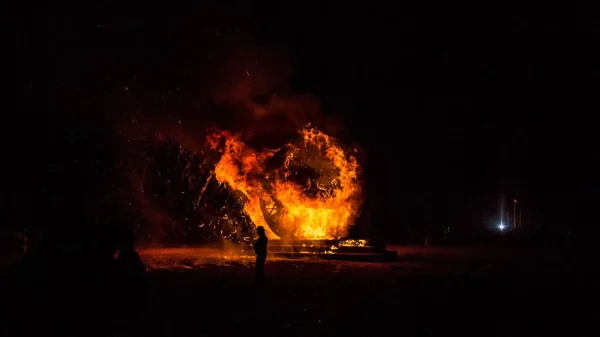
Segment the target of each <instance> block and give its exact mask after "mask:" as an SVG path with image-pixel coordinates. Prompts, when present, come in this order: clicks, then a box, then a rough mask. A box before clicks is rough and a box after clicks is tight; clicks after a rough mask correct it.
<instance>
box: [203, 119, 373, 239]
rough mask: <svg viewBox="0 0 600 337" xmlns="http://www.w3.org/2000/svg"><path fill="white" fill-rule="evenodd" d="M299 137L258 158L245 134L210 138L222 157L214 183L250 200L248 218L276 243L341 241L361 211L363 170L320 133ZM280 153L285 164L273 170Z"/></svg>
mask: <svg viewBox="0 0 600 337" xmlns="http://www.w3.org/2000/svg"><path fill="white" fill-rule="evenodd" d="M299 135H300V140H299V141H297V142H290V143H288V144H286V145H285V146H283V147H282V148H279V149H265V150H262V151H260V152H259V151H255V150H254V149H252V148H250V147H248V146H247V145H245V144H244V143H243V142H242V140H241V135H240V134H232V133H231V132H228V131H219V132H215V133H212V134H209V136H208V139H207V143H208V145H209V147H210V148H211V149H213V150H216V151H218V152H220V153H221V159H220V161H219V162H218V163H217V165H216V167H215V177H216V178H217V180H218V181H220V182H221V183H226V184H227V185H228V186H229V187H230V188H231V189H232V190H237V191H240V192H242V193H243V194H244V195H245V196H246V197H247V200H245V203H244V210H245V212H246V214H248V216H250V218H251V219H252V221H253V222H254V223H255V224H256V225H257V226H263V227H265V230H266V233H267V236H269V237H270V238H272V239H281V238H282V236H285V237H290V238H295V239H339V238H342V237H344V236H346V235H347V234H348V230H349V229H350V227H351V226H352V225H353V224H354V221H355V220H356V218H357V216H358V214H359V211H360V207H361V206H362V202H363V199H362V185H361V183H360V179H359V173H360V171H361V167H360V165H359V164H358V162H357V161H356V158H355V157H354V156H352V155H347V154H346V153H345V152H344V151H343V150H342V148H341V147H340V146H339V144H337V142H336V140H335V139H334V138H332V137H330V136H328V135H326V134H324V133H323V132H321V131H319V130H318V129H316V128H314V127H311V126H310V125H308V126H306V127H304V128H302V129H300V130H299ZM278 153H279V154H283V160H281V163H278V162H277V163H278V164H277V165H276V166H277V167H276V168H273V167H272V166H273V165H272V162H273V160H276V159H277V158H276V156H277V154H278ZM307 172H308V173H307ZM275 232H277V233H278V234H279V235H278V234H276V233H275ZM282 233H284V234H282Z"/></svg>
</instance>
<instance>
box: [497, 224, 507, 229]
mask: <svg viewBox="0 0 600 337" xmlns="http://www.w3.org/2000/svg"><path fill="white" fill-rule="evenodd" d="M504 228H506V226H504V224H502V223H501V224H499V225H498V229H500V231H503V230H504Z"/></svg>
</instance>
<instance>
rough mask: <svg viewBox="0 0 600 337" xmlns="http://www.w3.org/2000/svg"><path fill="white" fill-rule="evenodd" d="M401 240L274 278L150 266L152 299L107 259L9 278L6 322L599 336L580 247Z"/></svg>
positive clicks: (64, 329) (280, 271)
mask: <svg viewBox="0 0 600 337" xmlns="http://www.w3.org/2000/svg"><path fill="white" fill-rule="evenodd" d="M398 249H399V253H400V256H401V259H400V261H398V262H393V263H387V264H386V263H357V262H334V261H321V260H277V261H271V262H270V263H268V266H267V267H268V268H267V272H268V279H267V280H266V282H265V283H264V284H257V283H255V282H254V281H253V279H252V265H251V264H250V263H249V262H248V261H247V260H244V259H242V260H239V261H231V260H230V261H225V262H223V261H221V262H212V263H211V262H208V261H206V263H205V264H197V265H187V266H185V265H181V266H179V267H170V268H168V269H151V270H149V271H148V274H147V281H148V285H149V294H150V295H149V296H148V297H145V296H144V298H147V299H148V301H147V306H144V304H143V303H144V300H143V299H139V298H135V296H134V293H135V291H136V290H139V289H143V287H142V286H137V285H136V286H134V287H132V288H128V291H127V295H126V296H122V295H115V294H114V293H113V294H112V295H111V292H113V291H114V289H113V288H110V287H102V286H98V284H97V278H98V275H101V274H98V273H97V272H98V269H100V267H97V266H88V267H89V268H87V269H85V268H79V269H78V271H77V272H73V269H72V268H69V267H67V266H66V265H68V264H66V265H65V264H63V268H65V269H60V266H58V265H56V266H54V267H52V268H54V269H55V270H54V271H53V272H49V273H44V272H41V273H38V274H36V275H30V276H29V277H30V280H29V281H30V282H32V284H30V286H29V288H28V286H27V285H26V283H23V281H22V280H21V281H18V282H16V283H13V284H8V285H6V287H5V288H4V290H5V299H9V300H8V301H3V304H4V305H7V306H12V308H7V309H9V312H8V313H10V315H6V314H5V315H3V317H4V318H8V319H9V320H10V323H12V324H9V325H3V328H6V329H13V328H15V327H16V328H17V330H16V333H15V330H12V331H9V333H8V334H3V335H4V336H13V335H18V336H23V335H36V336H39V335H50V334H52V333H58V335H60V336H67V335H74V336H91V335H99V336H100V335H101V336H113V335H119V336H225V335H239V336H241V335H246V336H260V335H263V336H338V335H361V334H362V335H398V336H430V335H431V336H441V335H450V334H453V335H456V336H464V335H473V336H475V335H477V336H520V335H523V336H542V335H548V334H551V335H553V336H560V335H568V336H592V335H596V332H597V323H598V322H599V318H600V316H599V315H600V310H598V305H597V301H596V300H597V296H596V295H597V291H596V290H595V289H597V286H596V278H597V277H595V276H594V275H593V274H591V270H592V269H593V268H591V267H592V266H591V265H589V264H588V263H587V262H583V260H577V257H576V255H575V254H567V253H566V252H564V251H560V252H559V251H558V250H555V251H554V253H553V254H551V253H549V252H548V251H539V250H537V251H532V250H530V251H526V250H518V251H517V250H513V251H508V250H507V251H504V250H502V249H500V250H495V251H493V252H491V253H490V250H489V249H476V248H469V249H465V248H447V249H435V248H406V247H404V248H403V247H400V248H398ZM498 252H500V253H498ZM569 256H570V257H569ZM144 259H145V261H146V262H147V263H146V264H147V265H149V264H150V263H149V262H148V258H147V257H145V258H144ZM73 263H82V261H76V260H73V261H71V262H70V264H73ZM94 273H96V274H94ZM3 280H4V281H5V282H6V281H10V280H15V279H14V278H7V277H5V278H3ZM93 280H96V281H94V282H95V283H94V282H92V281H93ZM94 284H95V285H94ZM11 300H20V302H21V305H16V304H15V302H13V301H11ZM34 311H37V314H32V313H33V312H34Z"/></svg>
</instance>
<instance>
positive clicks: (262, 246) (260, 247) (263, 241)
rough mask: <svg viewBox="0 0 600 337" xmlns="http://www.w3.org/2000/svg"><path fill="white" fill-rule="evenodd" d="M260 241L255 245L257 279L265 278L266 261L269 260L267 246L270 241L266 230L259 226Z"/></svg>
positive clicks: (257, 229)
mask: <svg viewBox="0 0 600 337" xmlns="http://www.w3.org/2000/svg"><path fill="white" fill-rule="evenodd" d="M256 231H257V232H258V240H256V242H255V243H254V252H255V253H256V269H255V272H256V277H258V278H262V277H264V276H265V261H266V260H267V244H268V243H269V239H268V238H267V235H266V234H265V228H264V227H263V226H258V227H257V228H256Z"/></svg>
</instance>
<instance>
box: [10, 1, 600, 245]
mask: <svg viewBox="0 0 600 337" xmlns="http://www.w3.org/2000/svg"><path fill="white" fill-rule="evenodd" d="M92 3H94V4H93V5H91V4H92ZM216 3H217V2H215V3H213V4H208V2H204V1H201V2H198V4H194V5H192V4H186V5H175V4H170V5H168V6H167V5H161V4H159V3H158V2H157V3H149V2H139V3H138V4H128V5H123V4H122V2H120V1H99V2H98V1H92V2H71V3H68V2H61V4H60V5H55V6H54V5H53V6H49V5H46V6H41V7H35V6H28V5H27V6H25V5H22V8H14V10H15V15H14V16H12V20H11V21H10V25H11V26H12V27H14V32H15V51H16V55H15V61H16V64H15V67H14V70H15V88H16V97H15V101H14V102H15V104H14V105H12V106H14V108H11V107H10V106H9V107H6V109H5V111H6V113H5V117H4V118H5V120H4V124H3V125H4V132H3V138H4V139H3V146H4V148H5V150H4V151H3V152H4V155H3V158H4V161H3V163H4V168H5V170H7V171H6V173H5V186H8V187H5V188H4V189H3V190H4V191H5V201H4V202H3V204H4V205H3V208H4V211H3V221H2V224H3V226H6V227H30V226H36V225H37V226H41V227H46V228H54V227H59V226H61V224H72V225H73V226H79V225H80V224H84V223H92V222H93V219H94V218H95V217H96V216H97V213H98V212H103V211H105V210H106V209H107V208H106V207H108V206H106V204H111V205H112V206H110V207H113V208H118V207H119V205H120V204H119V203H120V202H121V201H118V200H113V198H112V197H110V198H108V199H107V197H106V196H107V195H112V194H111V193H112V192H114V191H115V190H117V189H118V188H119V186H120V185H121V184H124V182H123V181H122V177H120V176H119V175H118V174H116V173H115V172H114V171H115V169H114V168H115V165H117V163H118V162H119V158H120V156H122V151H121V143H120V140H119V137H118V135H117V132H116V127H117V125H118V124H119V123H120V121H122V120H123V116H124V115H125V114H128V113H129V114H130V113H133V112H134V111H132V110H136V111H138V112H139V110H143V111H144V112H143V113H145V114H150V115H152V114H154V115H161V118H167V117H165V116H167V115H168V114H169V113H172V114H175V115H174V116H171V117H169V118H176V119H178V120H182V121H183V122H184V123H187V125H194V123H196V122H197V120H199V119H202V117H199V116H201V115H202V114H203V112H202V111H201V110H202V109H201V107H202V106H204V104H205V103H204V102H206V101H210V100H211V99H215V97H216V96H215V95H217V94H218V93H219V92H220V91H219V90H220V89H218V88H220V85H221V84H222V83H221V82H220V79H221V77H220V75H219V74H224V73H225V74H230V73H231V72H235V71H236V65H235V60H239V59H243V58H244V57H246V56H247V55H254V54H252V53H255V52H256V51H257V50H261V51H265V50H269V51H270V53H271V54H275V55H278V56H274V57H273V58H272V59H270V58H268V57H266V58H262V57H259V59H261V60H264V62H267V63H269V64H270V65H272V66H269V67H267V68H268V69H270V70H272V71H273V72H274V73H275V75H273V76H274V77H276V78H277V80H276V81H274V82H275V83H274V84H273V85H272V87H270V88H271V89H272V91H271V92H280V91H281V90H284V89H281V88H283V87H285V92H287V93H297V94H303V93H310V94H312V95H314V96H315V97H317V98H318V99H319V102H320V104H321V106H322V109H321V113H322V114H324V115H326V116H330V117H331V118H334V116H335V118H337V119H341V120H342V121H343V124H344V125H345V128H346V130H348V131H347V133H346V134H344V136H343V138H344V139H345V140H348V141H349V142H352V143H357V144H360V145H361V147H362V148H364V150H365V153H366V162H365V170H366V177H367V184H368V191H369V192H368V193H369V205H370V206H369V207H370V210H371V211H370V214H371V216H370V218H371V221H370V222H371V223H372V224H373V226H375V227H377V228H378V230H379V231H380V232H381V233H385V234H389V235H391V237H393V236H394V235H395V236H396V237H401V236H403V235H408V234H407V233H408V232H410V231H422V230H424V229H425V228H444V227H446V226H452V227H455V228H461V229H464V230H479V229H481V228H486V227H491V226H494V225H495V224H496V223H497V221H498V207H499V201H500V200H501V198H504V199H505V200H508V201H510V200H512V198H517V199H519V200H520V202H521V206H522V208H523V217H524V219H523V222H524V224H526V225H532V224H537V223H541V224H543V225H548V226H559V227H562V228H566V229H569V230H572V229H574V228H578V229H583V228H590V227H589V226H591V225H594V224H600V217H599V216H598V213H597V210H598V207H599V206H600V191H599V188H600V175H599V172H600V140H599V138H600V137H598V133H599V131H600V130H599V125H600V123H599V122H597V120H598V119H597V116H596V115H597V114H598V112H599V111H600V110H599V108H600V103H599V101H598V98H597V95H598V89H599V85H598V80H599V79H600V63H599V62H598V60H600V55H599V54H598V52H597V51H596V50H595V49H596V48H595V46H596V45H597V44H598V43H599V42H600V39H599V38H598V35H595V33H594V32H595V29H596V28H597V27H594V26H593V24H594V17H593V15H594V14H593V13H597V12H598V11H597V10H596V11H594V9H593V8H591V7H590V8H588V7H585V6H579V7H577V11H573V8H568V9H566V8H559V7H558V6H552V5H549V4H545V6H546V7H544V8H527V7H524V6H523V5H515V6H512V5H503V6H498V7H491V6H490V5H487V4H486V5H483V4H479V5H475V6H471V5H469V6H467V5H464V6H463V5H461V6H458V5H456V4H455V3H448V4H445V5H440V4H435V5H434V4H429V5H426V4H425V3H423V2H413V3H409V2H406V1H395V2H394V1H390V2H385V3H384V2H381V3H380V2H368V3H362V4H360V5H358V4H351V3H350V2H345V1H338V2H319V1H286V2H285V3H286V4H285V5H282V4H273V3H270V2H253V4H252V5H250V4H249V3H244V2H236V1H222V2H218V3H219V4H218V5H217V4H216ZM478 3H479V2H478ZM485 6H487V7H485ZM596 22H598V21H596ZM596 25H597V23H596ZM271 54H269V55H271ZM225 56H227V57H232V59H233V60H234V61H233V62H234V64H233V66H232V65H231V64H229V65H227V64H225V65H224V63H223V62H217V61H215V59H219V58H222V57H225ZM282 64H283V65H282ZM233 76H234V77H235V76H237V75H233ZM177 88H179V90H177ZM215 88H217V89H215ZM174 92H176V93H174ZM165 97H166V98H165ZM165 102H166V103H165ZM328 118H329V117H328ZM107 200H108V201H107Z"/></svg>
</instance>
